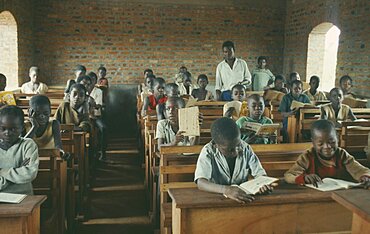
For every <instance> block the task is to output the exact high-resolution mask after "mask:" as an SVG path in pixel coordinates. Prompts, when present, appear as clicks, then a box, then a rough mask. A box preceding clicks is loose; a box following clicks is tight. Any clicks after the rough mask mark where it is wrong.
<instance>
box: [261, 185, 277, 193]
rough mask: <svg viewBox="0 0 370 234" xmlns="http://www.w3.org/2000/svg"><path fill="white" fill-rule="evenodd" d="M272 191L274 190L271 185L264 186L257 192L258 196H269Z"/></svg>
mask: <svg viewBox="0 0 370 234" xmlns="http://www.w3.org/2000/svg"><path fill="white" fill-rule="evenodd" d="M272 190H274V187H272V186H271V185H264V186H263V187H261V188H260V190H259V191H258V193H259V194H269V193H272Z"/></svg>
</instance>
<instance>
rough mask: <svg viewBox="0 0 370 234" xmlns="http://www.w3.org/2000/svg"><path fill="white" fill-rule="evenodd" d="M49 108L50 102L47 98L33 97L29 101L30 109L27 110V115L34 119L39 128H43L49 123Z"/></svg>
mask: <svg viewBox="0 0 370 234" xmlns="http://www.w3.org/2000/svg"><path fill="white" fill-rule="evenodd" d="M50 106H51V104H50V100H49V98H48V97H47V96H44V95H36V96H33V97H32V98H31V99H30V108H29V109H28V115H29V116H30V117H33V118H35V119H36V121H37V122H38V123H39V124H40V125H41V126H45V125H47V123H48V122H49V118H50V114H51V109H50Z"/></svg>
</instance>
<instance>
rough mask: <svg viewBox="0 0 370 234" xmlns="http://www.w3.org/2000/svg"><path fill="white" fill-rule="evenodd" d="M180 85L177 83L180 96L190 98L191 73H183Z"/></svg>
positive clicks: (191, 90) (191, 86)
mask: <svg viewBox="0 0 370 234" xmlns="http://www.w3.org/2000/svg"><path fill="white" fill-rule="evenodd" d="M182 79H183V80H182V83H179V84H178V85H179V91H180V96H184V97H185V98H188V97H189V96H191V93H192V92H193V88H194V87H193V84H192V79H191V73H190V72H188V71H187V72H184V73H183V74H182Z"/></svg>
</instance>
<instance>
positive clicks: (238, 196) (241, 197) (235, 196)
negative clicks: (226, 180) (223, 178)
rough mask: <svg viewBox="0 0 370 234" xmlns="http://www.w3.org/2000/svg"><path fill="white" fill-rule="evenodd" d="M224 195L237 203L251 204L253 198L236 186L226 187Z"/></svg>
mask: <svg viewBox="0 0 370 234" xmlns="http://www.w3.org/2000/svg"><path fill="white" fill-rule="evenodd" d="M224 195H225V196H226V197H228V198H230V199H232V200H234V201H237V202H239V203H246V202H252V201H253V200H254V197H253V196H252V195H249V194H247V193H246V192H244V191H243V190H241V189H240V188H238V187H236V186H228V187H227V189H226V191H225V193H224Z"/></svg>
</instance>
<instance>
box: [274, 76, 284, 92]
mask: <svg viewBox="0 0 370 234" xmlns="http://www.w3.org/2000/svg"><path fill="white" fill-rule="evenodd" d="M284 82H285V78H284V76H283V75H277V76H275V81H274V86H275V88H276V89H278V90H281V89H282V88H284Z"/></svg>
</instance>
